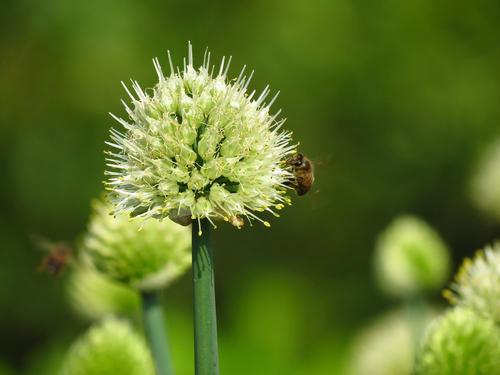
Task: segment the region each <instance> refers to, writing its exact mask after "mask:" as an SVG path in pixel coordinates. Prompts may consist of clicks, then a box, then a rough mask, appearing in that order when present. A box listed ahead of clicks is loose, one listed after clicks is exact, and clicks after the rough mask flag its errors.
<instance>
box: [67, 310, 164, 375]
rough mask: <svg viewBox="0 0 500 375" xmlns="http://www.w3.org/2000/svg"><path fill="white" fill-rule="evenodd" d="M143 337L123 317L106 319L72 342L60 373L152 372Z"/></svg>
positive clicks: (113, 374)
mask: <svg viewBox="0 0 500 375" xmlns="http://www.w3.org/2000/svg"><path fill="white" fill-rule="evenodd" d="M154 373H155V371H154V366H153V362H152V359H151V356H150V353H149V351H148V349H147V347H146V345H145V343H144V341H143V339H142V337H139V336H138V335H137V334H136V333H134V332H133V331H132V329H131V328H130V327H129V325H128V324H127V323H125V322H123V321H119V320H114V319H108V320H106V321H104V322H103V323H101V324H100V325H98V326H95V327H92V328H91V329H90V330H89V331H88V332H87V333H86V334H85V335H84V336H83V337H81V338H80V339H78V341H76V343H75V344H73V346H72V348H71V349H70V352H69V353H68V356H67V358H66V362H65V364H64V368H63V371H62V374H63V375H116V374H123V375H154Z"/></svg>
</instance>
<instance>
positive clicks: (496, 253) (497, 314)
mask: <svg viewBox="0 0 500 375" xmlns="http://www.w3.org/2000/svg"><path fill="white" fill-rule="evenodd" d="M444 294H445V296H446V297H447V298H448V299H449V300H450V302H451V303H454V304H457V305H460V306H463V307H467V308H469V309H471V310H473V311H474V312H475V313H476V314H478V315H481V316H483V317H486V318H489V319H492V320H494V321H495V322H497V323H500V243H496V244H494V245H493V246H486V247H485V249H484V251H481V250H480V251H478V252H477V253H476V255H475V257H474V258H473V259H472V260H470V259H466V260H465V261H464V263H463V265H462V267H461V269H460V271H459V272H458V273H457V276H456V278H455V281H454V282H453V283H452V284H451V286H450V290H446V291H445V293H444Z"/></svg>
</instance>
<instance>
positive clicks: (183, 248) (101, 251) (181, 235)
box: [82, 200, 191, 290]
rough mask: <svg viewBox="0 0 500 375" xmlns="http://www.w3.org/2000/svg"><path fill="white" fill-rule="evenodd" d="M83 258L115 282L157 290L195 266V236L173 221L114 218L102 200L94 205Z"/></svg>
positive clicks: (83, 247)
mask: <svg viewBox="0 0 500 375" xmlns="http://www.w3.org/2000/svg"><path fill="white" fill-rule="evenodd" d="M93 209H94V212H93V215H92V217H91V220H90V223H89V226H88V230H87V233H86V235H85V237H84V240H83V246H82V251H83V256H84V258H85V259H88V260H89V261H90V263H91V264H92V265H93V266H94V267H95V269H97V270H98V271H100V272H101V273H102V274H103V275H105V276H106V277H108V278H109V279H111V280H115V281H119V282H122V283H125V284H129V285H130V286H132V287H134V288H137V289H140V290H155V289H160V288H163V287H165V286H166V285H168V284H169V283H170V282H171V281H172V280H174V279H176V278H177V277H179V276H180V275H182V274H183V273H184V272H185V271H186V270H187V268H188V267H189V266H190V264H191V253H190V247H191V232H190V230H189V228H186V227H182V226H180V225H177V224H175V223H173V222H172V221H170V220H166V221H159V220H147V221H145V222H144V221H143V220H140V219H130V218H129V217H128V216H127V215H124V214H117V215H116V216H113V215H111V214H110V212H111V211H112V207H111V206H110V205H109V204H107V203H106V202H104V201H102V200H96V201H94V204H93Z"/></svg>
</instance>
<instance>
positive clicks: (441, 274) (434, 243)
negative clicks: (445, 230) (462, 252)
mask: <svg viewBox="0 0 500 375" xmlns="http://www.w3.org/2000/svg"><path fill="white" fill-rule="evenodd" d="M449 267H450V256H449V252H448V248H447V246H446V244H445V243H444V242H443V240H442V239H441V238H440V236H439V235H438V234H437V233H436V231H434V229H432V228H431V227H430V226H429V225H428V224H427V223H425V222H424V221H423V220H421V219H419V218H417V217H414V216H401V217H399V218H397V219H396V220H394V221H393V222H392V223H391V225H390V226H389V227H388V228H387V229H386V230H385V231H384V232H383V233H382V234H381V235H380V236H379V238H378V240H377V244H376V250H375V272H376V276H377V279H378V281H379V284H380V286H381V288H382V289H383V290H384V291H385V292H387V293H388V294H390V295H393V296H399V297H404V296H412V295H415V294H419V293H423V292H426V291H435V290H438V289H439V288H441V286H442V285H443V284H444V282H445V281H446V279H447V278H448V275H449Z"/></svg>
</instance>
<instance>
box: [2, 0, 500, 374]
mask: <svg viewBox="0 0 500 375" xmlns="http://www.w3.org/2000/svg"><path fill="white" fill-rule="evenodd" d="M499 18H500V2H498V1H495V0H478V1H474V2H471V1H463V0H458V1H457V0H412V1H396V0H383V1H368V0H367V1H364V0H350V1H347V0H333V1H330V0H320V1H310V2H306V1H300V0H288V1H283V0H281V1H279V0H270V1H269V0H266V1H264V0H256V1H250V0H245V1H239V2H238V1H223V0H219V1H214V2H208V1H180V0H177V1H170V2H167V1H164V2H156V1H152V0H144V1H138V0H135V1H134V0H123V1H118V0H99V1H98V0H87V1H74V2H71V1H66V0H46V1H34V0H1V1H0V30H1V31H0V33H1V34H0V176H1V182H2V183H1V186H0V207H1V213H0V317H1V319H0V361H2V362H3V363H4V364H5V366H7V367H9V368H11V369H12V370H13V371H16V373H17V372H19V373H23V374H24V373H26V374H28V373H29V374H37V375H40V374H45V373H47V374H53V373H54V372H53V371H54V370H53V368H54V366H57V363H58V361H60V358H61V355H62V354H63V353H64V351H65V350H66V348H67V345H68V344H67V343H68V342H71V340H73V339H74V338H75V337H76V336H77V335H79V334H80V333H81V332H82V331H83V330H84V329H85V327H86V326H87V323H86V322H84V321H82V320H80V319H79V318H78V317H77V316H76V315H75V314H74V313H73V312H72V310H71V309H70V307H69V305H68V302H67V298H66V295H65V292H64V288H65V277H64V276H63V277H60V278H51V277H49V276H47V275H43V274H39V273H37V272H36V268H37V265H38V263H39V261H40V259H41V257H42V256H43V253H41V252H40V251H38V250H37V248H36V246H35V245H34V244H33V242H32V241H31V239H30V235H31V234H42V235H44V236H47V237H48V238H51V239H64V240H68V241H72V240H73V239H75V238H76V237H77V236H78V235H79V234H81V233H82V231H83V230H84V229H85V225H86V221H87V218H88V214H89V211H90V205H89V202H90V200H91V198H93V197H96V196H97V195H98V194H99V193H100V192H101V190H102V184H101V181H102V180H103V170H104V156H103V149H104V141H105V140H106V138H107V134H108V129H109V127H110V126H112V125H114V124H113V121H112V119H111V118H110V116H109V115H108V112H113V113H117V114H123V112H124V110H123V109H122V105H121V103H120V98H124V97H125V93H124V91H123V89H122V87H121V85H120V81H122V80H123V81H128V80H129V78H134V79H136V80H138V81H139V82H140V83H141V84H142V85H143V87H151V86H153V85H154V83H155V79H156V78H155V72H154V69H153V65H152V62H151V58H152V57H155V56H158V57H159V58H160V61H162V62H163V65H164V66H165V67H167V66H168V64H167V59H166V51H167V49H170V50H171V51H172V53H173V56H174V60H175V62H176V63H178V64H180V63H181V62H182V57H184V56H185V55H186V53H187V42H188V40H190V41H191V42H192V43H193V45H194V48H195V57H197V60H198V61H201V57H202V54H203V51H204V49H205V47H206V46H208V47H209V48H210V49H211V51H212V56H213V57H215V60H216V61H218V60H220V58H222V56H223V55H232V56H233V65H232V68H231V69H230V74H231V75H233V76H234V75H237V74H238V73H239V70H240V68H241V67H242V66H243V65H244V64H247V65H248V66H249V67H251V68H253V69H255V71H256V74H255V79H254V81H253V83H252V87H253V88H256V89H262V88H264V86H265V85H266V84H267V83H270V84H271V88H272V89H274V90H275V91H277V90H281V94H280V96H279V99H278V101H277V103H276V104H275V108H279V107H281V108H282V109H283V114H284V116H285V117H287V118H288V120H287V126H288V128H289V129H292V130H293V131H294V136H295V139H296V140H300V142H301V150H302V151H303V152H304V153H305V154H306V155H308V156H310V158H312V159H313V160H314V161H315V163H316V185H315V187H314V188H313V191H312V192H311V193H310V194H309V195H307V196H305V197H304V198H301V199H295V203H294V205H293V206H292V207H290V208H288V209H286V210H285V211H284V212H283V213H284V214H283V215H282V218H281V219H276V220H272V228H271V230H268V229H265V228H263V227H260V226H255V227H253V228H249V227H247V228H244V229H243V230H241V231H237V230H234V229H233V228H232V227H230V226H228V225H221V226H220V228H219V229H218V230H217V231H216V233H215V235H214V241H215V246H216V284H217V298H218V300H217V303H218V315H219V316H218V319H219V329H220V337H221V339H220V340H221V344H220V345H221V347H220V361H221V370H222V372H223V373H225V374H263V375H266V374H273V375H276V374H306V373H307V374H330V373H332V374H333V373H338V372H337V371H340V369H341V367H342V366H343V362H344V359H343V358H344V357H345V353H346V352H347V350H348V347H349V345H350V341H351V340H352V338H353V336H354V335H355V333H356V332H357V330H358V329H359V327H360V326H362V325H363V324H365V323H366V322H367V321H369V320H370V319H372V318H373V317H374V316H376V315H377V314H378V313H379V312H381V311H383V310H385V309H387V308H388V307H390V306H391V305H393V304H394V301H391V300H389V299H387V298H385V297H384V296H383V295H382V294H381V293H380V292H378V290H377V287H376V286H375V285H374V282H373V272H372V252H373V244H374V240H375V238H376V236H377V234H378V233H379V232H380V231H381V230H382V229H383V228H384V227H385V226H386V225H387V224H388V222H389V221H390V220H391V219H392V218H393V217H394V216H396V215H398V214H400V213H405V212H406V213H414V214H417V215H420V216H421V217H423V218H425V219H426V220H428V221H429V222H430V223H431V224H432V225H433V226H434V227H435V228H436V229H437V230H438V231H439V232H440V233H441V234H442V236H443V237H444V239H445V240H446V241H447V243H448V244H449V245H450V247H451V248H452V250H453V254H454V259H455V265H456V264H457V263H458V261H459V260H460V259H461V258H462V257H463V256H465V255H470V254H471V253H472V252H473V250H474V249H475V248H477V247H479V246H482V245H483V244H485V243H486V242H489V241H491V240H493V239H494V238H495V236H496V235H497V234H498V229H499V227H498V226H497V225H496V224H495V223H494V222H493V221H489V220H488V219H487V218H484V217H483V216H482V215H481V214H480V213H479V212H478V211H477V210H476V209H475V208H474V207H473V205H472V203H471V202H470V199H469V195H468V183H469V179H470V177H471V174H472V172H473V170H474V166H475V164H476V161H477V158H478V157H479V155H480V154H481V152H482V150H483V149H484V148H485V147H487V146H488V145H489V143H490V142H491V141H492V140H493V139H494V138H495V137H496V136H498V135H500V128H499V125H500V73H499V72H500V70H499V67H500V44H499V43H498V40H499V38H500V23H499V22H498V19H499ZM165 294H166V295H165V300H166V301H167V303H166V307H167V309H168V312H169V315H168V317H169V318H168V325H169V328H170V330H171V331H172V335H173V337H172V340H171V341H172V347H173V351H174V355H175V357H176V360H177V362H178V367H179V368H180V371H179V374H181V375H182V374H189V373H190V371H192V364H191V360H192V341H191V336H190V335H191V331H190V330H191V328H190V322H191V305H190V303H191V283H190V279H189V275H186V276H185V277H183V279H182V280H180V281H178V282H177V283H176V284H175V285H174V286H173V287H172V288H170V289H169V290H168V291H167V292H166V293H165ZM436 299H437V300H439V297H436ZM51 366H52V367H51ZM0 367H1V366H0ZM0 371H2V369H1V368H0ZM5 371H6V372H5V373H8V372H7V371H8V370H5Z"/></svg>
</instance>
